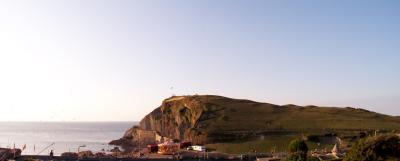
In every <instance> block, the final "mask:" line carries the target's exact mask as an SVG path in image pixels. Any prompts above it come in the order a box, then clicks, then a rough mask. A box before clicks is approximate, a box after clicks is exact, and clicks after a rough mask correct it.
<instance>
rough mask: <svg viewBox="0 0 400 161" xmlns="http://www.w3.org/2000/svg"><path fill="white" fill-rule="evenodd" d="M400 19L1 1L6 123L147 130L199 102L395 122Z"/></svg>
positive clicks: (290, 9)
mask: <svg viewBox="0 0 400 161" xmlns="http://www.w3.org/2000/svg"><path fill="white" fill-rule="evenodd" d="M399 17H400V1H395V0H393V1H389V0H384V1H366V0H363V1H361V0H360V1H356V0H354V1H344V0H337V1H320V0H318V1H317V0H315V1H278V0H277V1H272V0H271V1H234V0H229V1H228V0H221V1H205V0H202V1H184V0H181V1H173V0H168V1H162V0H160V1H150V0H143V1H133V0H132V1H118V0H117V1H111V0H110V1H101V0H96V1H89V0H86V1H78V0H75V1H72V0H65V1H61V0H57V1H54V0H49V1H28V0H26V1H13V0H9V1H1V2H0V45H1V46H0V108H1V109H2V110H3V109H8V110H10V112H9V114H8V115H6V116H5V117H4V115H2V117H1V118H0V120H3V121H4V120H17V121H32V120H34V121H40V120H45V121H126V120H140V119H141V118H142V117H143V116H144V115H145V114H147V113H148V112H150V111H152V110H153V109H154V108H156V107H158V106H159V105H160V104H161V101H162V99H164V98H166V97H169V96H171V95H172V94H176V95H185V94H196V93H197V94H216V95H224V96H228V97H234V98H246V99H251V100H256V101H261V102H269V103H274V104H289V103H291V104H299V105H310V104H314V105H321V106H341V107H346V106H352V107H360V108H366V109H369V110H372V111H377V112H380V113H385V114H390V115H400V109H399V105H400V53H399V52H400V18H399ZM170 87H174V88H173V89H172V90H171V88H170Z"/></svg>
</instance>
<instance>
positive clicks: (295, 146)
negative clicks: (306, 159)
mask: <svg viewBox="0 0 400 161" xmlns="http://www.w3.org/2000/svg"><path fill="white" fill-rule="evenodd" d="M289 152H291V153H296V152H302V153H306V154H307V152H308V147H307V144H306V143H305V142H304V140H300V139H296V140H292V141H291V142H290V143H289Z"/></svg>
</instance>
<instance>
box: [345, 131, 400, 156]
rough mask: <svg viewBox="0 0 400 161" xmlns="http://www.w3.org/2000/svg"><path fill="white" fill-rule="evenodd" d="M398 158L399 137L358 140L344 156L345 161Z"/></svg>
mask: <svg viewBox="0 0 400 161" xmlns="http://www.w3.org/2000/svg"><path fill="white" fill-rule="evenodd" d="M399 158H400V137H399V136H396V135H381V136H375V137H368V138H364V139H361V140H359V141H358V142H357V143H356V144H355V145H353V146H352V148H351V150H350V151H349V153H348V154H347V155H346V156H345V158H344V160H345V161H368V160H374V161H384V160H397V159H399Z"/></svg>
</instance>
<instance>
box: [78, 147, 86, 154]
mask: <svg viewBox="0 0 400 161" xmlns="http://www.w3.org/2000/svg"><path fill="white" fill-rule="evenodd" d="M84 147H86V145H80V146H78V153H79V149H80V148H84Z"/></svg>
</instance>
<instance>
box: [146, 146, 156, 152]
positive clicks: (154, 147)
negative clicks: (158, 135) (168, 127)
mask: <svg viewBox="0 0 400 161" xmlns="http://www.w3.org/2000/svg"><path fill="white" fill-rule="evenodd" d="M147 150H148V151H149V153H157V152H158V145H157V144H150V145H147Z"/></svg>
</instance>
